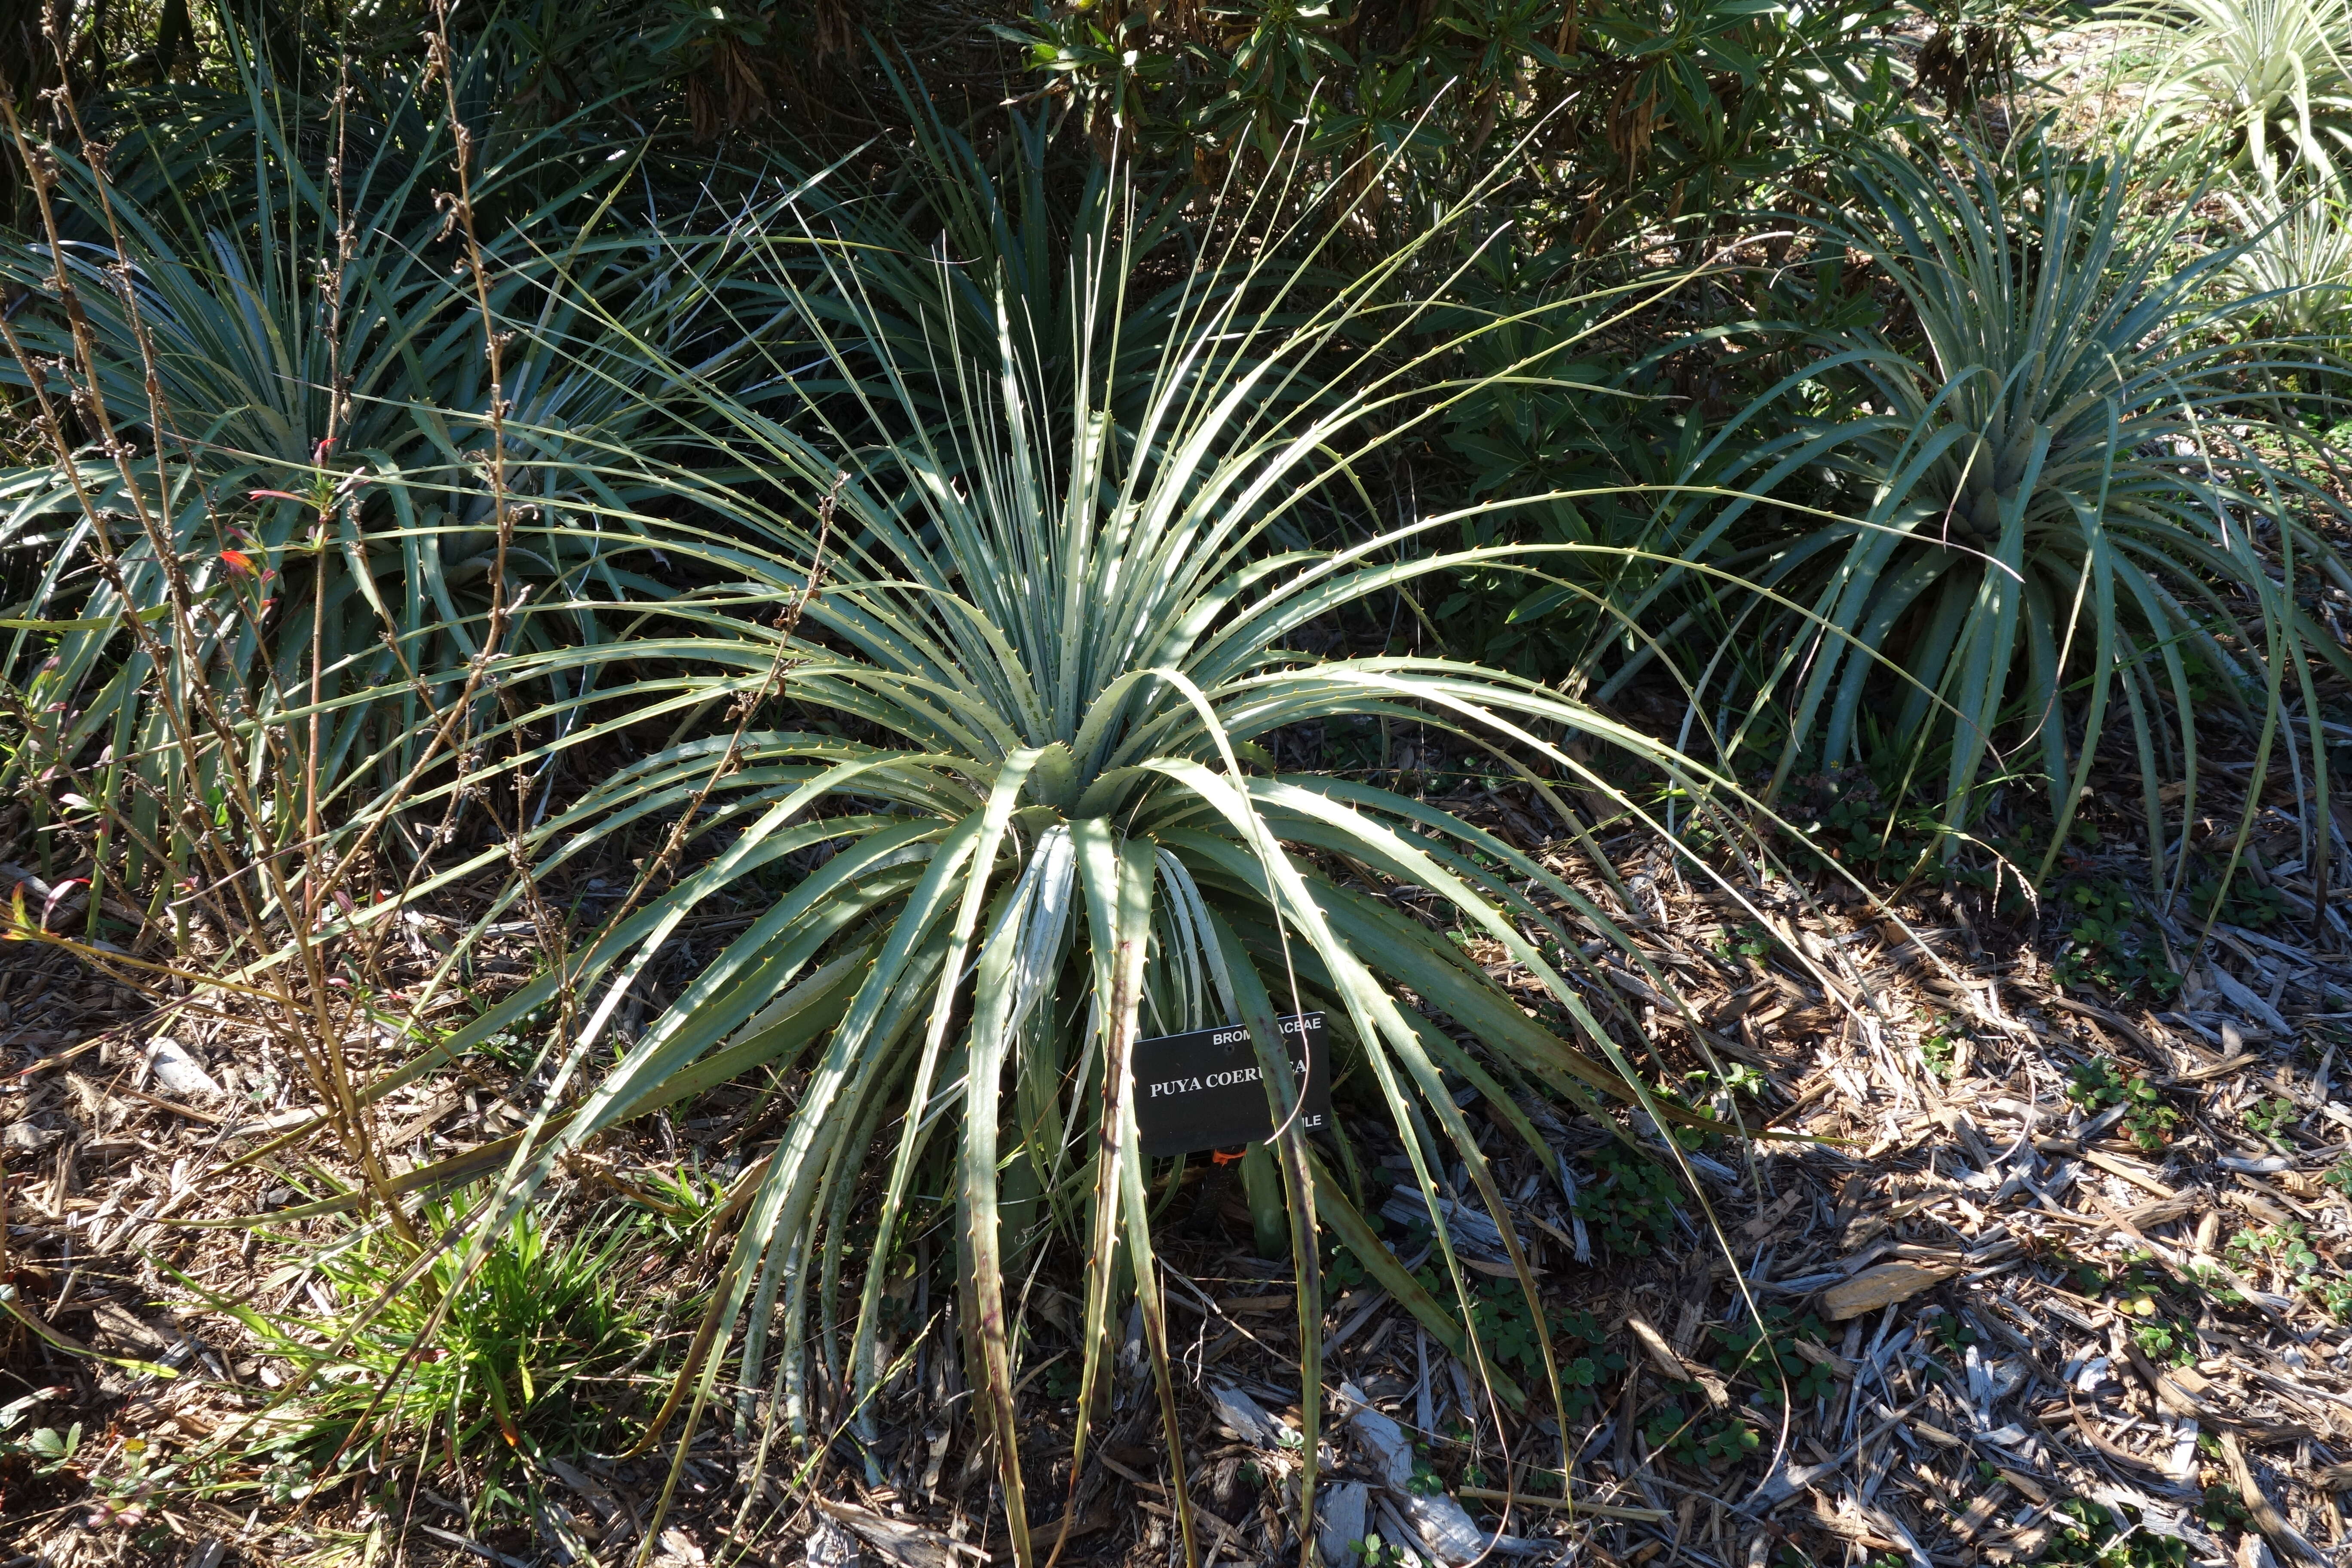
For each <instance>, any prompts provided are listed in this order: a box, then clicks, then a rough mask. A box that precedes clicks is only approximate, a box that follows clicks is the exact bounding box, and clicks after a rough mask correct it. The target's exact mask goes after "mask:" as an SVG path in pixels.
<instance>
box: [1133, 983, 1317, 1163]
mask: <svg viewBox="0 0 2352 1568" xmlns="http://www.w3.org/2000/svg"><path fill="white" fill-rule="evenodd" d="M1280 1028H1281V1030H1282V1043H1283V1046H1284V1047H1285V1049H1286V1052H1287V1054H1288V1055H1289V1058H1290V1076H1291V1079H1292V1081H1293V1082H1295V1083H1297V1084H1299V1085H1301V1086H1303V1088H1304V1089H1305V1091H1306V1092H1305V1094H1304V1095H1303V1097H1302V1098H1303V1100H1304V1101H1305V1103H1304V1104H1302V1105H1301V1106H1300V1107H1299V1110H1298V1115H1297V1121H1295V1122H1294V1123H1293V1125H1295V1126H1296V1127H1297V1128H1298V1130H1299V1131H1302V1132H1313V1131H1317V1130H1318V1129H1320V1128H1324V1127H1328V1126H1329V1125H1330V1124H1331V1053H1330V1049H1329V1047H1327V1046H1326V1045H1325V1044H1324V1042H1323V1015H1322V1014H1320V1013H1304V1014H1300V1015H1298V1016H1295V1017H1289V1018H1285V1019H1282V1020H1281V1021H1280ZM1134 1072H1135V1128H1136V1132H1137V1134H1138V1136H1139V1138H1140V1140H1141V1142H1142V1144H1143V1152H1145V1153H1146V1154H1149V1155H1152V1156H1155V1157H1165V1156H1168V1155H1173V1154H1190V1153H1192V1152H1195V1151H1197V1150H1201V1149H1231V1148H1233V1147H1234V1146H1235V1145H1236V1144H1241V1143H1250V1142H1261V1141H1263V1140H1265V1139H1266V1138H1269V1137H1271V1136H1273V1134H1274V1131H1275V1126H1276V1124H1275V1121H1274V1119H1273V1118H1272V1117H1271V1116H1270V1115H1268V1114H1267V1110H1266V1092H1265V1091H1266V1086H1265V1079H1264V1075H1263V1074H1262V1073H1261V1072H1260V1071H1259V1068H1258V1059H1257V1047H1255V1046H1254V1045H1253V1044H1252V1043H1251V1041H1250V1032H1249V1030H1248V1028H1247V1027H1245V1026H1243V1025H1240V1024H1229V1025H1227V1026H1224V1027H1223V1028H1219V1029H1194V1030H1193V1031H1192V1032H1191V1033H1190V1034H1184V1035H1162V1036H1160V1037H1159V1038H1158V1039H1156V1040H1138V1041H1136V1042H1135V1057H1134Z"/></svg>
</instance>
